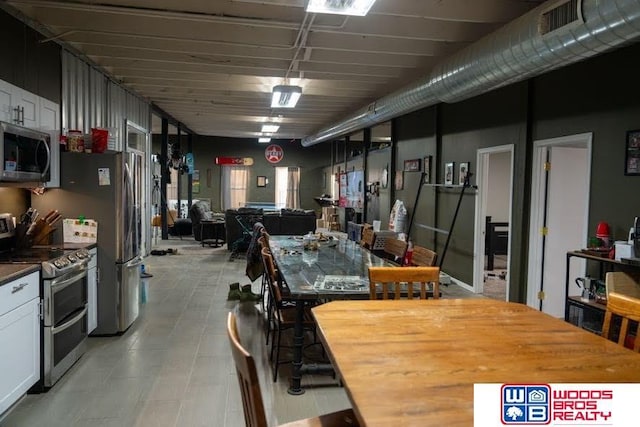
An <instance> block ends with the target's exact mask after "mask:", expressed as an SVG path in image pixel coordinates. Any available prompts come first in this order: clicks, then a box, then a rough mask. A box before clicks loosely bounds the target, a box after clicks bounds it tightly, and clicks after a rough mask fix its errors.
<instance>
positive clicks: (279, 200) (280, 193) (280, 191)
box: [275, 167, 289, 209]
mask: <svg viewBox="0 0 640 427" xmlns="http://www.w3.org/2000/svg"><path fill="white" fill-rule="evenodd" d="M288 170H289V168H283V167H277V168H276V194H275V196H276V197H275V199H276V200H275V201H276V208H277V209H282V208H286V207H287V182H288V181H289V180H288V178H287V177H288V175H289V172H288Z"/></svg>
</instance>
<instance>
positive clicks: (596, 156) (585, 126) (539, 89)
mask: <svg viewBox="0 0 640 427" xmlns="http://www.w3.org/2000/svg"><path fill="white" fill-rule="evenodd" d="M638 55H640V45H638V44H636V45H633V46H630V47H627V48H625V49H621V50H619V51H616V52H613V53H610V54H608V55H604V56H602V57H598V58H595V59H592V60H590V61H588V62H583V63H579V64H575V65H573V66H571V67H567V68H565V69H562V70H558V71H556V72H554V73H551V74H549V75H546V76H540V77H538V78H536V79H535V91H536V92H535V93H536V95H535V104H534V105H535V109H534V118H535V122H534V126H533V134H534V139H546V138H553V137H558V136H563V135H572V134H578V133H583V132H593V146H592V150H593V151H592V160H591V192H590V198H589V203H590V207H589V230H594V233H595V229H596V225H597V223H598V222H600V221H606V222H608V223H609V224H610V225H611V227H612V233H613V237H614V238H615V239H618V240H622V239H624V240H626V238H627V234H628V232H629V227H631V225H632V222H633V218H634V217H635V216H638V215H640V197H639V196H638V194H640V177H639V176H625V175H624V162H625V138H626V132H627V131H629V130H635V129H640V101H639V100H638V98H637V94H639V93H640V79H639V78H638V59H637V58H638Z"/></svg>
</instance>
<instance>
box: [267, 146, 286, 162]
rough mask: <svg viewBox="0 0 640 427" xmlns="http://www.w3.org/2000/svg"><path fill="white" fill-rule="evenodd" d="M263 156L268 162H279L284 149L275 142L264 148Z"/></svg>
mask: <svg viewBox="0 0 640 427" xmlns="http://www.w3.org/2000/svg"><path fill="white" fill-rule="evenodd" d="M264 157H265V158H266V159H267V161H268V162H269V163H279V162H280V160H282V158H283V157H284V150H283V149H282V147H280V146H279V145H276V144H271V145H270V146H268V147H267V148H266V149H265V150H264Z"/></svg>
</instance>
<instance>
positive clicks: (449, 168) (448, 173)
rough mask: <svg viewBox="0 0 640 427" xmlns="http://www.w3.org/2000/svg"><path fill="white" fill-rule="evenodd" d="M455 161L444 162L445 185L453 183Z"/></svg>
mask: <svg viewBox="0 0 640 427" xmlns="http://www.w3.org/2000/svg"><path fill="white" fill-rule="evenodd" d="M455 165H456V163H455V162H448V163H445V164H444V184H445V185H453V174H454V169H453V168H454V167H455Z"/></svg>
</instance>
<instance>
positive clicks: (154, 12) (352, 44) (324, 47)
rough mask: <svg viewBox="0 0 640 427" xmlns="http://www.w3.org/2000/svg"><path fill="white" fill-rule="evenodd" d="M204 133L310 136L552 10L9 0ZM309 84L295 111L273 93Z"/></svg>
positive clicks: (523, 5) (387, 2)
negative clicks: (268, 126) (268, 130)
mask: <svg viewBox="0 0 640 427" xmlns="http://www.w3.org/2000/svg"><path fill="white" fill-rule="evenodd" d="M8 3H10V4H11V5H13V6H14V7H16V8H17V9H19V10H20V11H21V12H23V13H24V14H26V15H27V16H29V17H30V18H32V19H34V20H35V21H37V22H39V23H41V24H42V25H44V26H45V27H47V28H48V29H49V30H50V31H51V32H52V33H53V34H55V35H56V38H57V39H59V40H61V41H64V42H66V43H68V44H70V45H72V46H74V47H75V48H77V49H78V50H80V51H82V52H83V53H84V54H86V55H87V56H88V57H89V58H91V59H92V60H93V61H94V62H95V63H97V64H99V65H100V66H102V67H104V69H106V70H107V71H108V72H109V73H110V74H112V75H113V76H114V77H116V78H117V79H119V80H120V81H122V83H123V84H125V85H126V86H128V87H130V88H131V89H133V90H134V91H136V92H137V93H139V94H140V95H142V96H144V97H145V98H148V99H149V100H150V101H152V102H153V103H155V104H157V105H158V106H159V107H160V108H162V109H163V110H165V111H166V112H168V113H169V114H171V115H172V116H173V117H174V118H175V119H177V120H178V121H180V122H182V123H184V124H185V125H186V126H188V127H189V128H191V129H192V130H193V131H194V132H196V133H198V134H202V135H219V136H230V137H257V136H259V134H260V125H261V123H262V122H264V121H267V120H268V119H270V118H277V119H278V120H279V121H280V124H281V127H280V130H279V131H278V133H277V134H276V135H274V137H275V138H287V139H289V138H301V137H303V136H306V135H309V134H312V133H314V131H315V130H318V129H319V128H321V127H324V126H327V125H330V124H331V123H333V122H334V121H336V120H339V119H340V118H341V117H344V116H346V115H348V114H349V113H351V112H353V111H354V110H356V109H359V108H361V107H363V106H364V105H367V104H368V103H370V102H372V101H374V100H376V99H378V98H380V97H381V96H384V95H385V94H388V93H390V92H392V91H394V90H396V89H398V88H400V87H402V86H404V85H405V84H407V83H409V82H411V81H413V80H416V79H417V78H418V77H420V76H422V75H425V74H427V73H428V72H429V70H430V69H431V67H433V65H434V64H436V63H438V62H439V61H441V60H442V59H443V58H444V57H446V56H448V55H450V54H452V53H454V52H456V51H458V50H459V49H461V48H463V47H465V46H467V45H468V44H470V43H473V42H474V41H476V40H478V39H479V38H481V37H482V36H484V35H486V34H488V33H490V32H492V31H493V30H495V29H497V28H499V27H500V26H502V25H503V24H505V23H506V22H508V21H510V20H512V19H514V18H516V17H518V16H520V15H522V14H524V13H525V12H527V11H528V10H530V9H532V8H533V7H535V6H537V5H539V4H540V3H542V1H535V0H531V1H528V0H377V2H376V4H374V6H373V8H372V9H371V11H370V12H369V15H368V16H366V17H343V16H337V15H322V14H307V13H306V12H305V10H304V8H305V5H306V0H179V1H178V0H85V1H57V0H9V1H8ZM285 78H288V82H289V84H296V85H300V86H302V91H303V94H302V98H301V99H300V102H299V103H298V106H297V107H296V108H295V109H293V110H290V109H286V110H282V109H280V110H274V109H271V108H270V106H269V105H270V94H271V89H272V87H273V86H275V85H278V84H282V83H283V82H284V81H285Z"/></svg>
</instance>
